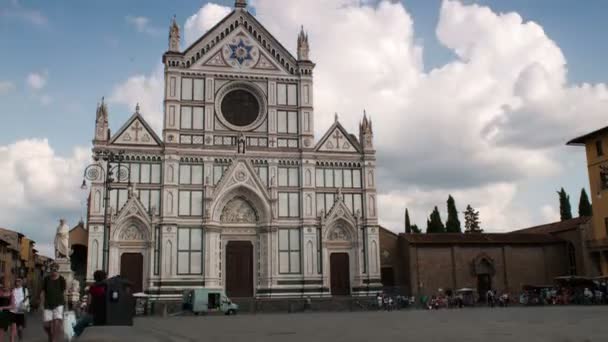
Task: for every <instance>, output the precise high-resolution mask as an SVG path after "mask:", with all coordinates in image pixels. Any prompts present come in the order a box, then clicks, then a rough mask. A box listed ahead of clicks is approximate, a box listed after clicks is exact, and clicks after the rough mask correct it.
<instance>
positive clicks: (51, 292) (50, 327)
mask: <svg viewBox="0 0 608 342" xmlns="http://www.w3.org/2000/svg"><path fill="white" fill-rule="evenodd" d="M50 268H51V274H50V275H48V276H46V277H45V278H44V280H43V283H42V292H41V293H40V303H41V304H42V305H41V307H42V308H43V310H44V311H43V320H44V330H45V332H46V334H47V335H48V338H49V342H60V341H63V309H64V306H65V291H66V281H65V278H63V277H62V276H60V275H59V265H57V264H56V263H54V264H51V267H50Z"/></svg>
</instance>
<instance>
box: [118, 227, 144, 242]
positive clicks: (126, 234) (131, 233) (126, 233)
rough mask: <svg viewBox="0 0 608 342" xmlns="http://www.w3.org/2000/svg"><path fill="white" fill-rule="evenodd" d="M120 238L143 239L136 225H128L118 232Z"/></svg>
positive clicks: (127, 239)
mask: <svg viewBox="0 0 608 342" xmlns="http://www.w3.org/2000/svg"><path fill="white" fill-rule="evenodd" d="M120 239H121V240H125V241H131V240H143V237H142V235H141V232H140V231H139V229H137V227H136V226H129V227H127V228H125V229H123V231H122V232H121V233H120Z"/></svg>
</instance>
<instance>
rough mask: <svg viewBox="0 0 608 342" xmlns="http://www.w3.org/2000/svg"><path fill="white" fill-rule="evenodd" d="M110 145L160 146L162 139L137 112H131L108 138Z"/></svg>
mask: <svg viewBox="0 0 608 342" xmlns="http://www.w3.org/2000/svg"><path fill="white" fill-rule="evenodd" d="M110 144H112V145H138V146H155V147H157V146H161V145H162V141H161V140H160V138H159V137H158V136H157V135H156V133H154V130H153V129H152V127H150V125H148V123H147V122H146V120H144V118H143V117H142V116H141V114H139V113H137V112H136V113H135V114H133V115H132V116H131V117H130V118H129V120H127V122H126V123H125V124H124V125H123V126H122V127H121V128H120V129H119V130H118V132H117V133H116V134H114V136H113V137H112V139H111V140H110Z"/></svg>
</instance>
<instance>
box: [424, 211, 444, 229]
mask: <svg viewBox="0 0 608 342" xmlns="http://www.w3.org/2000/svg"><path fill="white" fill-rule="evenodd" d="M427 222H428V226H427V230H426V232H427V233H445V226H444V225H443V222H441V215H439V209H437V207H436V206H435V209H434V210H433V212H432V213H431V216H430V219H429V220H428V221H427Z"/></svg>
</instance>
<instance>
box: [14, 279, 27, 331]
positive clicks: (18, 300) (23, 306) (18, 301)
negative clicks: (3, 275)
mask: <svg viewBox="0 0 608 342" xmlns="http://www.w3.org/2000/svg"><path fill="white" fill-rule="evenodd" d="M12 295H13V302H14V305H13V308H12V309H11V313H12V322H13V324H12V326H11V333H12V335H13V336H15V335H16V336H17V337H18V338H19V341H21V340H23V329H25V314H26V313H27V312H29V311H30V293H29V291H28V289H27V288H26V287H25V286H24V285H23V279H21V278H17V279H15V288H14V289H13V291H12Z"/></svg>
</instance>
